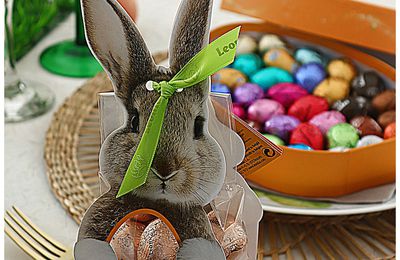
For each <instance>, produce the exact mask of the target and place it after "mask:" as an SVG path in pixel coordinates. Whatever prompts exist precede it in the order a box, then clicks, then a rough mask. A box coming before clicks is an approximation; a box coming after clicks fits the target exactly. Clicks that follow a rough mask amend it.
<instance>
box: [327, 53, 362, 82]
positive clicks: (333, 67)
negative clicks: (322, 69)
mask: <svg viewBox="0 0 400 260" xmlns="http://www.w3.org/2000/svg"><path fill="white" fill-rule="evenodd" d="M326 70H327V71H328V74H329V76H330V77H332V78H341V79H344V80H345V81H347V82H350V81H351V80H352V79H353V78H354V77H355V76H356V74H357V71H356V68H355V67H354V65H353V63H352V62H351V61H350V60H348V59H334V60H331V61H330V62H329V64H328V66H327V67H326Z"/></svg>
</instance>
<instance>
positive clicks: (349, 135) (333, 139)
mask: <svg viewBox="0 0 400 260" xmlns="http://www.w3.org/2000/svg"><path fill="white" fill-rule="evenodd" d="M327 137H328V145H329V148H330V149H332V148H335V147H339V146H340V147H349V148H352V147H356V145H357V142H358V140H359V139H360V138H359V136H358V132H357V129H355V128H354V127H353V126H352V125H350V124H348V123H341V124H337V125H335V126H333V127H331V129H329V131H328V134H327Z"/></svg>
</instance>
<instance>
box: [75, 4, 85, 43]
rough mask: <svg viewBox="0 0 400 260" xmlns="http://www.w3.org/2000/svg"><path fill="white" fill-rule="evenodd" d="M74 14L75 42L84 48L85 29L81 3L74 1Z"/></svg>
mask: <svg viewBox="0 0 400 260" xmlns="http://www.w3.org/2000/svg"><path fill="white" fill-rule="evenodd" d="M75 13H76V24H75V26H76V32H75V34H76V35H75V42H76V44H77V45H80V46H86V37H85V29H84V27H83V17H82V10H81V3H80V1H79V0H76V1H75Z"/></svg>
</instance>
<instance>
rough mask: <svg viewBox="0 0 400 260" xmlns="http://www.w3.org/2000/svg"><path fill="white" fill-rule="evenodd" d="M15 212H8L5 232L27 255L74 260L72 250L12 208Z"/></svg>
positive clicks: (48, 259)
mask: <svg viewBox="0 0 400 260" xmlns="http://www.w3.org/2000/svg"><path fill="white" fill-rule="evenodd" d="M12 209H13V210H14V212H15V213H14V212H12V211H10V210H7V211H6V216H4V220H5V222H6V224H7V225H5V228H4V232H5V233H6V234H7V236H8V237H9V238H11V240H13V241H14V242H15V243H16V244H17V245H18V246H19V247H20V248H21V249H22V250H23V251H24V252H25V253H27V254H28V255H29V256H30V257H32V258H33V259H39V260H42V259H46V260H53V259H64V260H72V259H74V258H73V256H72V248H68V247H66V246H64V245H62V244H61V243H60V242H58V241H56V240H54V239H53V238H51V237H50V236H49V235H47V234H46V233H45V232H43V231H42V230H40V229H39V228H38V227H37V226H36V225H35V224H33V222H32V221H31V220H30V219H29V218H28V217H27V216H25V214H23V213H22V212H21V210H19V209H18V208H17V207H15V206H12Z"/></svg>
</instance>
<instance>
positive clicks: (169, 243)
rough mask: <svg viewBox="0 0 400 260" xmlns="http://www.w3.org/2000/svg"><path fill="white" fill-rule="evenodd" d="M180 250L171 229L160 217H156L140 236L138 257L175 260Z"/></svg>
mask: <svg viewBox="0 0 400 260" xmlns="http://www.w3.org/2000/svg"><path fill="white" fill-rule="evenodd" d="M178 250H179V244H178V242H177V241H176V239H175V237H174V235H173V234H172V232H171V230H170V229H169V228H168V226H167V225H166V224H165V223H164V222H162V221H161V220H160V219H156V220H154V221H152V222H151V223H150V224H149V225H148V226H147V227H146V229H145V230H144V231H143V233H142V236H141V237H140V242H139V247H138V249H137V258H136V259H138V260H159V259H163V260H174V259H175V258H176V254H177V252H178ZM132 259H134V258H132Z"/></svg>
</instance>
